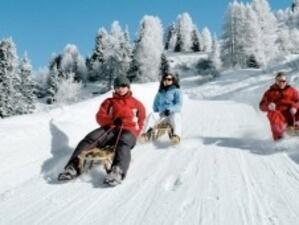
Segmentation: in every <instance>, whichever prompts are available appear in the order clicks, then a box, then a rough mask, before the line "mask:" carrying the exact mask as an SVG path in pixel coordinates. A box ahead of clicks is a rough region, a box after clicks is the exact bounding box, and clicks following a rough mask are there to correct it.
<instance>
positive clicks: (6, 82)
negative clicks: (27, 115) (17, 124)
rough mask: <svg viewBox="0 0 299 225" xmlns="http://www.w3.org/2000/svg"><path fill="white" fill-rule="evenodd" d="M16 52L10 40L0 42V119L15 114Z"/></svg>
mask: <svg viewBox="0 0 299 225" xmlns="http://www.w3.org/2000/svg"><path fill="white" fill-rule="evenodd" d="M17 60H18V59H17V52H16V47H15V44H14V42H13V40H12V39H11V38H9V39H4V40H1V41H0V117H1V118H4V117H8V116H12V115H15V114H16V110H15V103H16V98H15V97H16V96H17V92H16V89H15V88H14V85H17V86H18V85H19V84H18V83H14V82H16V81H18V79H17V76H16V71H17Z"/></svg>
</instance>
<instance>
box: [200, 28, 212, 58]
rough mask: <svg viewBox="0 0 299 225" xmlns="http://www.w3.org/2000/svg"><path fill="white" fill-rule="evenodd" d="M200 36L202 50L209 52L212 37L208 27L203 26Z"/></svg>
mask: <svg viewBox="0 0 299 225" xmlns="http://www.w3.org/2000/svg"><path fill="white" fill-rule="evenodd" d="M201 37H202V50H203V51H204V52H210V51H211V49H212V43H213V39H212V35H211V32H210V30H209V28H207V27H204V29H203V30H202V32H201Z"/></svg>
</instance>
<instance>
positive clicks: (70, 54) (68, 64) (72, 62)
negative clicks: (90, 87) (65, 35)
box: [58, 44, 86, 82]
mask: <svg viewBox="0 0 299 225" xmlns="http://www.w3.org/2000/svg"><path fill="white" fill-rule="evenodd" d="M61 57H62V58H61V64H60V68H58V70H60V71H61V73H62V74H63V75H62V77H63V78H64V79H69V76H70V74H72V76H74V77H73V78H74V81H75V82H81V81H83V82H85V80H86V67H85V62H84V59H83V57H82V56H81V55H80V52H79V50H78V48H77V46H76V45H73V44H67V45H66V46H65V48H64V51H63V54H62V56H61Z"/></svg>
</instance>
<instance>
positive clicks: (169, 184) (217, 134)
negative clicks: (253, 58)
mask: <svg viewBox="0 0 299 225" xmlns="http://www.w3.org/2000/svg"><path fill="white" fill-rule="evenodd" d="M297 77H299V74H293V77H292V79H294V80H296V78H297ZM272 78H273V74H263V73H262V71H259V70H243V71H236V72H227V73H226V74H224V75H223V76H221V77H219V78H217V79H216V80H214V81H212V82H209V83H206V84H203V85H201V86H195V85H188V82H187V83H185V85H183V90H184V93H185V95H184V106H183V132H184V134H183V140H182V142H181V144H180V145H178V146H172V145H170V144H169V143H168V141H167V140H162V141H161V142H160V143H158V144H146V145H141V144H138V145H137V146H136V147H135V148H134V150H133V152H132V163H131V166H130V169H129V172H128V176H127V178H126V180H125V181H124V182H123V183H122V184H121V185H119V186H117V187H115V188H105V187H104V186H103V185H102V180H103V176H104V174H103V171H102V170H101V169H100V168H96V169H94V170H92V171H90V173H88V174H84V175H83V176H81V177H80V178H78V179H77V180H75V181H72V182H69V183H65V184H59V183H58V182H57V181H56V176H57V174H58V172H60V171H61V170H62V168H63V166H64V164H65V163H66V161H67V160H68V158H69V156H70V155H71V153H72V151H73V149H74V147H75V146H76V144H77V143H78V141H79V140H80V139H81V138H82V137H83V136H84V135H85V134H87V133H88V132H89V131H91V130H92V129H94V128H96V127H97V124H96V122H95V113H96V111H97V109H98V107H99V105H100V103H101V101H102V100H103V99H104V98H106V97H107V96H110V95H111V93H108V94H105V95H103V96H100V97H97V98H93V99H91V100H88V101H85V102H81V103H78V104H75V105H71V106H65V107H62V108H57V109H54V110H52V111H49V112H44V113H39V114H34V115H27V116H18V117H12V118H9V119H4V120H1V121H0V134H1V139H0V146H1V151H0V159H1V163H0V176H1V183H0V224H1V225H34V224H42V225H46V224H53V225H54V224H55V225H57V224H100V225H101V224H105V225H117V224H122V225H133V224H136V225H161V224H164V225H166V224H167V225H168V224H169V225H191V224H204V225H214V224H215V225H216V224H221V225H241V224H244V225H245V224H246V225H261V224H263V225H274V224H275V225H278V224H281V225H282V224H283V225H296V224H298V221H299V211H298V208H299V195H298V194H299V165H298V164H299V150H298V144H299V139H298V140H297V138H289V139H287V140H284V141H282V142H280V143H273V142H272V140H271V136H270V131H269V127H268V123H267V121H266V117H265V115H264V114H262V113H260V112H259V111H258V110H257V103H258V101H259V99H260V97H261V95H262V93H263V91H264V90H265V89H266V88H267V87H268V86H269V85H270V84H271V81H272ZM157 86H158V84H157V83H150V84H145V85H133V87H132V88H133V92H134V95H135V96H137V97H138V98H139V99H141V100H142V102H143V103H144V104H145V105H146V107H147V110H148V112H149V111H150V109H151V103H152V101H153V97H154V94H155V92H156V90H157ZM145 93H146V95H145Z"/></svg>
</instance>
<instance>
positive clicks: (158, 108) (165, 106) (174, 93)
mask: <svg viewBox="0 0 299 225" xmlns="http://www.w3.org/2000/svg"><path fill="white" fill-rule="evenodd" d="M182 103H183V95H182V92H181V90H180V85H179V80H178V76H177V75H175V74H172V73H165V74H164V75H163V76H162V79H161V82H160V87H159V91H158V93H157V94H156V96H155V100H154V103H153V112H152V113H151V114H150V115H149V116H148V117H147V120H146V123H145V127H144V132H143V133H142V135H141V141H142V142H146V141H149V140H150V139H151V134H152V129H153V127H154V126H155V125H157V124H158V123H159V122H160V121H162V120H166V121H167V122H168V123H169V124H170V125H171V126H172V128H173V132H172V135H171V137H170V139H171V142H172V143H173V144H178V143H179V142H180V139H181V136H182V124H181V109H182Z"/></svg>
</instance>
